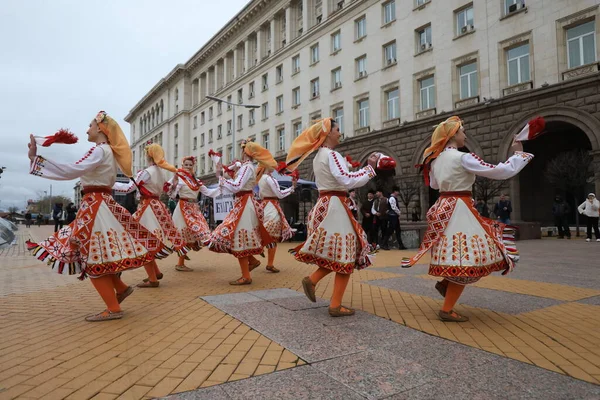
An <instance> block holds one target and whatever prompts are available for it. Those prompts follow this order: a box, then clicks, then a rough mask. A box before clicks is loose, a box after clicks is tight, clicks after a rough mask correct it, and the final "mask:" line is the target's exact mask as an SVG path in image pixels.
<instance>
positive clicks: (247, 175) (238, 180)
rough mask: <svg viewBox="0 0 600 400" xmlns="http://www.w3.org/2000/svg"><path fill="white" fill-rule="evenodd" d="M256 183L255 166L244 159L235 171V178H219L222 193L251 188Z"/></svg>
mask: <svg viewBox="0 0 600 400" xmlns="http://www.w3.org/2000/svg"><path fill="white" fill-rule="evenodd" d="M255 184H256V166H255V165H254V164H253V163H252V162H251V161H246V162H245V163H244V164H243V165H242V167H241V168H240V169H239V170H238V171H237V173H236V175H235V179H233V180H232V179H226V178H224V177H223V176H221V177H220V178H219V186H220V187H221V192H222V193H223V194H236V193H238V192H241V191H246V190H253V189H254V185H255Z"/></svg>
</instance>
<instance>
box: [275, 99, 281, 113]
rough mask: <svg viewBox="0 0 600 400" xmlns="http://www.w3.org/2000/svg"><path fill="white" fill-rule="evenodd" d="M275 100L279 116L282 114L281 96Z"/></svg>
mask: <svg viewBox="0 0 600 400" xmlns="http://www.w3.org/2000/svg"><path fill="white" fill-rule="evenodd" d="M275 100H276V101H275V104H276V109H277V114H281V113H282V112H283V95H281V96H277V99H275Z"/></svg>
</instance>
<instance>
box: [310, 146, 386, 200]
mask: <svg viewBox="0 0 600 400" xmlns="http://www.w3.org/2000/svg"><path fill="white" fill-rule="evenodd" d="M313 170H314V173H315V182H316V184H317V188H319V190H328V191H346V190H348V189H353V188H357V187H361V186H364V185H365V184H366V183H367V182H368V181H369V180H370V179H371V178H373V177H374V176H375V170H374V169H373V168H372V167H371V166H370V165H367V166H366V167H364V168H361V169H359V170H358V171H355V172H350V171H349V170H348V164H347V163H346V159H345V158H344V157H342V155H341V154H340V153H338V152H337V151H334V150H332V149H329V148H327V147H321V148H320V149H319V151H318V152H317V155H316V156H315V159H314V160H313Z"/></svg>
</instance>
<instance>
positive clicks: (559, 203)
mask: <svg viewBox="0 0 600 400" xmlns="http://www.w3.org/2000/svg"><path fill="white" fill-rule="evenodd" d="M569 211H570V210H569V205H568V204H567V203H566V202H565V201H564V200H563V199H562V197H560V196H556V197H555V198H554V204H552V215H554V225H556V229H558V239H564V238H565V235H566V236H567V239H571V228H569V223H568V222H567V217H568V216H569Z"/></svg>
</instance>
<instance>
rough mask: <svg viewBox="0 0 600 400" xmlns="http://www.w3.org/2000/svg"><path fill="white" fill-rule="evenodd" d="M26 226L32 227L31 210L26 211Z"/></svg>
mask: <svg viewBox="0 0 600 400" xmlns="http://www.w3.org/2000/svg"><path fill="white" fill-rule="evenodd" d="M25 228H31V213H30V212H29V211H27V212H26V213H25Z"/></svg>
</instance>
